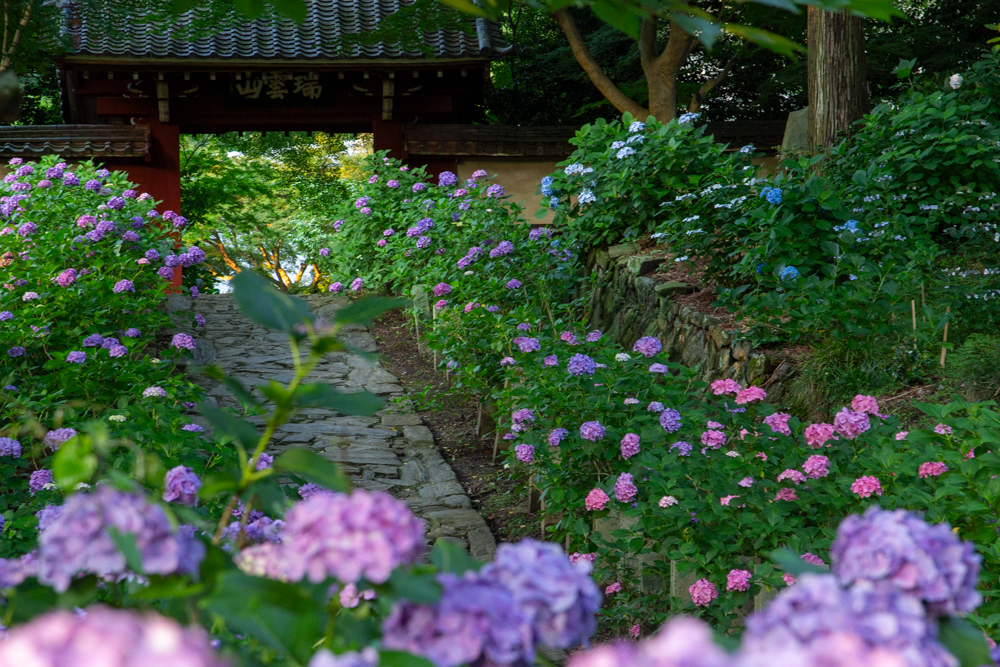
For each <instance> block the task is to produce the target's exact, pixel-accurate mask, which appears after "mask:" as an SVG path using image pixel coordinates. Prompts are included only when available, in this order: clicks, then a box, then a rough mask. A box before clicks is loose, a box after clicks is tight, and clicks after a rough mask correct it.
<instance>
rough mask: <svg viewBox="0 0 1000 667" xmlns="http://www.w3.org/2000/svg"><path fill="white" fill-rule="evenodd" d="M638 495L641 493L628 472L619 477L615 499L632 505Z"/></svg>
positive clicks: (616, 482) (616, 483)
mask: <svg viewBox="0 0 1000 667" xmlns="http://www.w3.org/2000/svg"><path fill="white" fill-rule="evenodd" d="M637 493H639V489H638V488H636V485H635V483H634V482H633V481H632V475H630V474H629V473H627V472H624V473H622V474H621V475H618V479H617V480H616V481H615V498H617V499H618V501H619V502H623V503H630V502H632V501H633V500H635V496H636V494H637Z"/></svg>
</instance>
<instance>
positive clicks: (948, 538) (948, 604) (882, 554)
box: [830, 506, 982, 616]
mask: <svg viewBox="0 0 1000 667" xmlns="http://www.w3.org/2000/svg"><path fill="white" fill-rule="evenodd" d="M830 557H831V559H832V561H833V573H834V574H835V575H837V577H838V578H839V579H840V581H841V582H842V583H843V584H844V585H851V584H853V583H855V582H858V581H873V582H880V581H885V582H888V583H890V584H891V585H893V586H895V587H896V588H898V589H899V590H902V591H904V592H907V593H910V594H912V595H915V596H917V597H919V598H920V599H922V600H923V601H924V602H925V604H926V605H927V608H928V611H930V612H931V613H932V614H936V615H939V616H953V615H955V614H957V613H959V612H969V611H972V610H973V609H975V608H976V607H977V606H978V605H979V603H980V601H981V600H982V598H981V596H980V594H979V593H978V591H976V582H977V581H978V579H979V564H980V562H981V560H982V557H981V556H979V554H977V553H976V550H975V547H974V546H973V545H972V543H971V542H963V541H961V540H959V539H958V537H957V536H956V535H955V534H954V533H953V532H952V530H951V526H949V525H948V524H946V523H940V524H936V525H933V526H930V525H928V524H927V523H926V522H924V521H923V520H922V519H920V518H919V517H918V516H916V515H915V514H911V513H910V512H907V511H906V510H901V509H900V510H895V511H888V510H882V509H880V508H879V507H877V506H875V507H870V508H869V509H868V511H866V512H865V514H864V515H863V516H857V515H851V516H849V517H847V518H846V519H844V521H843V522H842V523H841V524H840V528H839V529H838V531H837V539H836V540H835V541H834V543H833V547H832V548H831V549H830Z"/></svg>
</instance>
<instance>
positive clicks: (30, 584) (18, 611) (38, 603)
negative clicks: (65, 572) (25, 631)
mask: <svg viewBox="0 0 1000 667" xmlns="http://www.w3.org/2000/svg"><path fill="white" fill-rule="evenodd" d="M91 578H93V577H91ZM74 583H76V582H74ZM8 597H9V599H10V601H9V602H8V603H7V608H8V609H11V608H13V613H12V616H11V620H12V621H13V622H14V623H19V622H21V623H23V622H25V621H30V620H31V619H32V618H34V617H35V616H41V615H42V614H44V613H45V612H47V611H51V610H52V609H54V608H55V607H56V606H57V605H58V603H59V596H58V595H57V594H56V592H55V591H54V590H52V588H50V587H49V586H43V585H42V584H40V583H38V580H37V579H35V578H31V579H28V580H27V581H25V582H24V583H23V584H21V585H20V586H18V587H17V588H15V589H12V591H11V593H10V595H9V596H8Z"/></svg>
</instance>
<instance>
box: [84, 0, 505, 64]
mask: <svg viewBox="0 0 1000 667" xmlns="http://www.w3.org/2000/svg"><path fill="white" fill-rule="evenodd" d="M106 1H107V2H111V3H113V2H116V1H117V0H106ZM164 1H165V2H166V1H167V0H164ZM406 4H409V3H408V2H405V1H401V0H306V6H307V13H306V18H305V19H304V20H303V21H302V22H301V23H296V22H294V21H292V20H291V19H287V18H273V17H268V18H265V17H261V18H257V19H254V20H252V21H247V22H245V23H243V24H240V25H237V26H235V27H231V28H223V29H220V30H219V31H218V32H216V33H215V34H213V35H212V36H210V37H203V38H201V39H197V40H193V41H192V40H188V39H185V38H183V37H178V36H177V35H175V34H172V33H171V31H169V30H164V29H163V27H162V26H161V25H157V24H150V23H147V24H143V23H141V22H139V21H137V22H135V23H132V24H130V25H129V27H128V28H127V29H126V30H125V31H121V32H118V31H116V32H118V34H112V33H109V31H107V30H105V29H91V28H90V27H89V26H103V25H107V23H108V20H110V15H108V16H104V15H102V14H101V13H100V12H96V11H94V10H93V9H88V10H86V11H83V12H81V13H80V14H78V15H77V16H75V17H74V19H75V20H72V21H71V22H70V27H69V36H70V38H71V40H72V43H73V44H74V45H75V48H74V49H73V50H74V52H75V54H76V55H92V56H125V57H135V58H208V59H239V60H245V59H262V60H266V59H281V60H320V59H322V60H326V59H330V60H344V59H350V60H354V59H371V58H386V59H402V58H408V59H409V58H427V57H432V58H463V59H465V58H489V57H490V56H491V54H492V52H493V50H495V49H496V48H497V47H499V46H501V45H502V44H503V35H502V33H501V31H500V28H499V26H497V25H496V24H494V23H491V22H489V21H486V20H485V19H471V18H470V19H469V24H470V28H471V30H470V32H469V33H465V32H463V31H461V30H437V31H433V32H426V33H424V40H423V44H424V46H425V47H426V51H421V50H410V51H404V50H402V49H401V48H400V47H399V45H398V44H387V43H378V44H374V45H371V46H359V45H351V46H349V47H347V48H345V49H341V48H340V46H339V44H340V41H341V38H342V37H343V36H345V35H352V34H357V33H360V32H364V31H369V30H374V29H375V28H376V27H378V25H379V22H380V21H381V20H382V19H384V18H385V17H387V16H389V15H390V14H392V13H393V12H396V11H398V10H399V9H400V8H402V7H403V6H405V5H406ZM198 11H199V10H197V9H193V10H190V11H189V12H187V13H185V14H182V15H181V16H180V17H179V18H178V21H185V20H187V21H192V20H194V19H195V18H196V17H195V16H194V15H193V13H194V12H198Z"/></svg>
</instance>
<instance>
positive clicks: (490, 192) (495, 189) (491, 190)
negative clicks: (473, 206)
mask: <svg viewBox="0 0 1000 667" xmlns="http://www.w3.org/2000/svg"><path fill="white" fill-rule="evenodd" d="M486 196H487V197H503V196H504V190H503V186H502V185H500V184H499V183H494V184H492V185H491V186H489V187H488V188H486Z"/></svg>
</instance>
